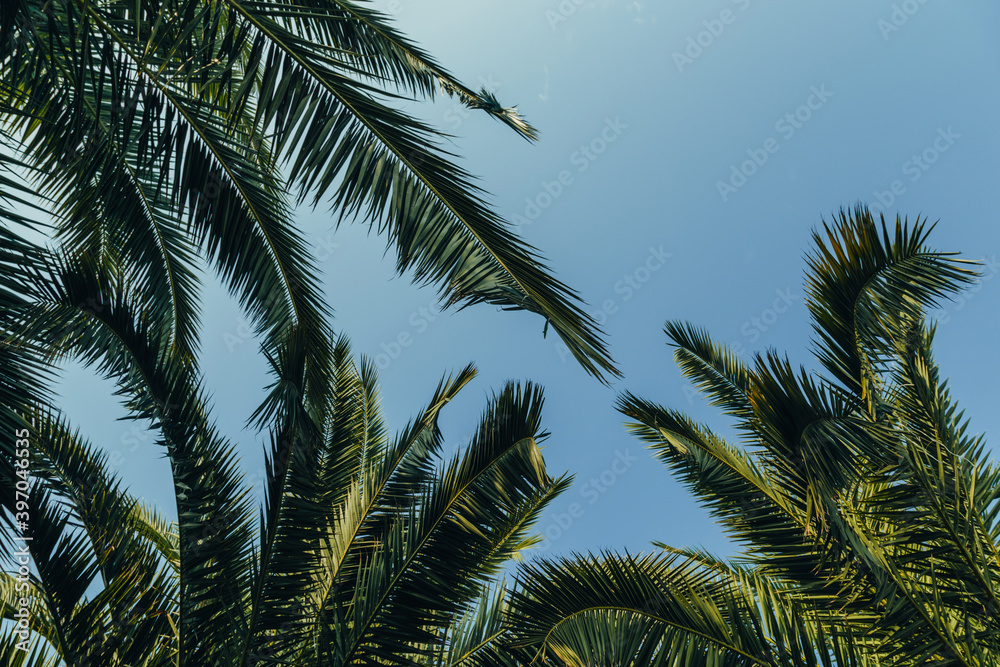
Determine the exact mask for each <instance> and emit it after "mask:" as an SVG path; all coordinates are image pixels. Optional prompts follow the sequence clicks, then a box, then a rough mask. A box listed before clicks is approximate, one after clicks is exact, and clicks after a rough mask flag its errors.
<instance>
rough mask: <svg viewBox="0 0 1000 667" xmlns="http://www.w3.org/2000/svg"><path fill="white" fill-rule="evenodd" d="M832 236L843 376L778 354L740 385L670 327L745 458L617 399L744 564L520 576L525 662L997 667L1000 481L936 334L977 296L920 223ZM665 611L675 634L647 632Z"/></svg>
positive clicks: (594, 561) (824, 300)
mask: <svg viewBox="0 0 1000 667" xmlns="http://www.w3.org/2000/svg"><path fill="white" fill-rule="evenodd" d="M824 232H825V233H824V234H820V233H816V234H814V241H815V243H816V247H817V249H816V250H815V251H814V252H813V253H812V254H810V255H809V256H808V258H807V263H808V267H809V271H808V274H807V278H806V281H807V288H808V289H807V291H808V293H809V310H810V314H811V316H812V318H813V323H814V328H815V331H816V346H817V351H816V354H817V357H818V359H819V361H820V363H821V365H822V366H823V368H825V370H826V371H827V375H822V374H812V373H809V372H807V371H805V369H799V370H795V369H794V368H793V366H792V365H791V363H790V362H789V361H788V360H787V359H785V358H783V357H781V356H779V355H778V354H777V353H776V352H773V351H771V352H768V353H766V354H763V355H757V356H756V357H755V360H754V362H753V363H752V364H743V363H741V362H740V361H739V360H737V359H736V358H735V357H734V356H733V355H732V353H731V352H729V351H728V350H725V349H724V348H722V347H721V346H719V345H718V344H716V343H714V342H713V341H712V340H711V338H709V336H708V335H707V334H706V333H705V332H703V331H701V330H698V329H695V328H694V327H692V326H690V325H687V324H680V323H668V324H667V327H666V332H667V334H668V336H669V337H670V338H671V340H672V341H673V343H674V344H675V345H676V351H675V358H676V360H677V363H678V365H679V366H680V367H681V370H682V372H683V374H684V375H685V376H686V377H687V378H688V379H690V380H691V381H692V382H694V383H695V385H696V386H697V387H698V388H699V389H700V390H702V391H703V392H704V393H705V394H706V395H707V397H708V399H709V400H710V402H711V403H713V404H714V405H716V406H718V407H720V408H722V410H723V411H724V412H725V413H726V414H728V415H730V416H731V417H734V418H735V420H736V427H737V432H738V433H739V434H740V435H741V440H742V445H743V446H737V445H734V444H730V443H728V442H726V441H725V440H724V439H723V438H721V437H719V436H717V435H716V434H714V433H713V432H712V431H711V430H710V429H709V428H708V427H707V426H704V425H701V424H697V423H695V422H693V421H692V420H691V419H689V418H687V417H686V416H685V415H683V414H681V413H680V412H677V411H676V410H671V409H668V408H664V407H661V406H658V405H656V404H654V403H652V402H649V401H646V400H644V399H641V398H638V397H636V396H633V395H631V394H628V393H626V394H625V395H623V396H622V397H621V398H620V399H619V404H618V408H619V410H620V411H621V412H622V413H623V414H625V415H626V416H628V417H629V418H630V419H631V420H632V422H631V423H630V424H629V425H628V427H629V429H630V430H631V431H632V432H633V433H634V434H635V435H637V436H638V437H639V438H640V439H641V440H643V441H645V442H647V443H649V444H650V446H651V448H652V449H653V450H654V452H655V454H656V456H657V457H658V458H659V459H660V460H662V461H663V462H664V463H666V464H667V466H668V467H669V468H670V469H671V471H672V472H674V473H675V474H676V475H677V476H678V477H679V479H680V480H681V481H682V482H683V483H684V484H685V485H686V486H687V487H688V488H689V489H690V490H691V491H692V492H693V493H694V494H695V496H696V497H697V498H698V499H699V500H700V501H701V502H702V504H703V505H704V506H705V507H706V508H707V509H708V510H709V512H710V513H711V514H712V515H713V516H714V517H715V518H716V519H718V520H719V521H720V522H721V524H722V526H723V528H724V530H725V531H726V532H727V533H728V534H729V535H730V536H731V537H733V538H735V539H736V540H737V541H738V542H739V543H740V544H741V545H742V546H743V547H744V551H743V553H742V554H741V555H740V556H739V557H738V558H737V559H736V560H735V561H733V562H727V561H723V560H719V559H715V558H713V557H711V556H710V555H708V554H704V553H702V552H699V551H691V550H678V549H672V548H669V547H665V555H663V556H661V557H660V558H661V559H662V560H657V557H652V556H651V557H629V556H626V557H621V556H611V555H605V556H602V557H600V558H597V557H587V558H576V559H571V560H562V561H544V562H542V563H540V564H535V565H532V566H531V567H527V568H524V569H523V570H522V574H521V576H522V578H523V583H524V584H525V590H526V591H527V592H526V593H524V594H522V595H519V596H517V597H515V603H514V608H515V610H516V613H517V621H516V623H515V627H516V628H518V631H519V635H518V636H519V639H518V645H519V646H522V647H525V648H529V647H530V648H531V649H532V650H534V651H535V652H536V653H538V654H539V655H544V656H547V657H548V659H549V660H550V661H551V662H553V663H555V664H573V665H576V664H615V665H622V664H636V665H638V664H760V665H782V664H795V665H818V664H822V665H824V666H826V665H852V664H857V665H862V664H873V665H874V664H878V665H882V666H888V665H892V666H897V665H898V666H900V667H903V666H906V667H909V666H916V665H929V664H934V665H949V666H951V665H956V666H957V665H964V666H968V667H971V666H972V665H976V666H982V665H996V664H998V662H1000V642H998V641H997V637H998V636H1000V635H998V629H1000V628H998V623H1000V620H998V619H1000V613H998V609H1000V604H998V600H997V596H998V595H1000V585H998V582H1000V558H998V555H1000V530H998V528H997V514H998V512H1000V502H997V501H998V496H1000V473H998V471H997V468H996V466H995V465H994V464H992V463H990V462H988V460H987V457H986V455H985V444H984V442H983V440H982V438H980V437H973V436H971V435H969V434H968V433H967V431H968V426H967V421H966V420H965V418H964V417H963V416H962V414H961V412H960V411H959V410H958V409H957V407H956V406H955V403H954V401H953V399H952V398H951V397H950V396H949V393H948V390H947V387H946V383H945V382H944V381H943V380H942V379H941V378H940V375H939V371H938V369H937V367H936V366H935V364H934V362H933V360H932V358H931V352H930V349H931V340H932V337H933V327H932V326H930V325H928V324H927V323H926V322H925V316H926V310H927V309H928V308H930V307H931V306H932V305H933V304H935V303H936V302H937V300H939V299H942V298H945V297H947V296H948V295H950V294H953V293H954V292H956V291H957V290H958V289H960V287H961V286H962V285H963V284H966V283H968V282H969V281H970V280H971V279H972V277H973V276H974V275H975V274H974V272H973V271H972V270H970V269H969V268H967V266H966V265H967V264H968V263H967V262H963V261H962V260H958V259H954V258H953V257H952V255H951V254H948V253H940V252H937V251H935V250H933V249H931V248H930V247H929V246H927V244H926V239H927V234H928V232H929V228H927V227H926V225H925V224H924V223H922V222H921V221H917V223H915V224H914V225H913V226H912V227H911V226H910V225H908V224H907V223H906V221H905V220H899V219H897V220H896V222H895V225H894V226H890V225H889V224H888V223H886V222H885V220H882V221H881V225H879V224H876V222H875V221H874V219H873V217H872V215H871V214H870V213H869V212H868V211H867V210H864V209H861V208H859V209H856V210H855V211H853V212H849V211H844V212H841V213H840V215H839V216H838V218H837V221H836V223H835V224H834V225H833V226H832V227H831V226H829V225H824ZM660 546H661V547H663V546H664V545H660ZM681 559H684V560H681ZM677 563H680V564H677ZM668 575H669V576H675V577H676V579H670V580H668V579H667V576H668ZM658 577H659V579H658ZM706 581H719V582H725V584H724V586H725V588H724V590H725V591H726V592H725V595H726V596H733V597H728V598H727V597H720V596H719V595H718V594H717V593H716V592H714V589H711V588H710V587H708V586H706V585H705V583H704V582H706ZM699 586H701V588H699ZM640 591H641V592H640ZM682 593H683V594H684V595H686V597H684V598H683V599H682V600H679V601H678V600H677V596H678V595H681V594H682ZM644 596H645V597H644ZM656 596H662V597H663V599H664V600H666V601H667V602H668V603H669V604H668V605H667V609H668V610H669V612H670V614H673V615H670V614H663V615H661V616H659V617H658V616H656V615H655V614H652V613H650V612H649V609H648V605H647V604H646V603H645V602H644V600H645V599H657V598H656ZM637 619H638V620H637ZM712 623H717V624H718V625H712ZM657 624H659V625H657ZM671 624H672V625H671ZM727 633H728V634H727ZM726 642H728V643H726ZM755 642H756V643H755ZM754 646H756V647H758V648H757V649H755V650H750V648H749V647H754Z"/></svg>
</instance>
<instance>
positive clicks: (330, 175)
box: [219, 3, 614, 374]
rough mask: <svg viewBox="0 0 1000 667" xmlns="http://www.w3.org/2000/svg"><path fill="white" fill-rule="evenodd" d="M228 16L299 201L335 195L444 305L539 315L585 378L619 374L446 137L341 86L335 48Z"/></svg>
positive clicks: (258, 20) (242, 10)
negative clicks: (248, 57)
mask: <svg viewBox="0 0 1000 667" xmlns="http://www.w3.org/2000/svg"><path fill="white" fill-rule="evenodd" d="M232 8H233V10H234V14H235V15H234V16H233V17H232V18H231V20H232V21H237V20H239V21H243V22H246V23H247V24H249V25H252V26H253V30H251V31H250V32H249V33H248V34H247V36H246V40H247V44H248V45H252V46H249V47H248V48H249V50H250V53H251V54H253V57H254V60H253V62H251V63H247V64H246V65H245V69H246V71H247V72H248V73H253V72H256V73H257V76H258V77H259V84H258V85H259V87H258V89H257V97H256V102H257V104H256V107H255V109H254V114H255V118H257V119H259V120H258V121H256V122H258V123H259V124H260V126H261V127H268V128H273V133H274V137H275V147H276V151H277V153H278V154H281V155H283V156H285V157H286V158H287V159H289V160H290V161H291V176H290V178H291V181H292V182H293V183H295V184H297V185H299V186H300V187H301V195H302V196H303V197H305V196H306V194H307V193H309V192H311V193H312V194H313V200H314V203H318V202H319V201H321V200H322V199H323V198H324V197H325V196H326V194H327V193H328V192H331V190H333V191H334V195H333V203H334V206H335V207H336V208H337V209H338V211H339V213H340V216H341V218H342V219H343V218H344V217H352V216H354V215H356V214H363V215H364V216H365V217H367V218H368V219H369V220H370V221H371V222H372V224H373V225H374V224H376V222H377V224H378V226H379V229H380V231H382V232H383V233H385V234H386V235H387V237H388V240H389V242H390V243H391V244H392V245H395V246H396V248H397V258H398V259H397V266H398V268H399V270H400V271H405V270H412V271H413V273H414V276H415V278H416V279H417V280H418V281H421V282H426V283H434V284H437V285H439V287H440V289H441V291H442V294H443V296H444V297H445V298H446V299H447V303H449V304H462V305H470V304H473V303H480V302H487V303H493V304H497V305H501V306H504V307H510V308H517V309H527V310H531V311H533V312H537V313H540V314H542V315H543V316H545V317H546V318H547V319H548V320H549V321H550V322H551V324H552V325H553V326H554V327H555V329H556V331H558V332H559V333H560V335H561V336H562V337H563V339H564V340H565V341H566V343H567V345H568V346H569V348H570V349H571V350H572V351H573V353H574V355H576V356H577V358H578V359H579V360H580V362H581V364H582V365H583V366H584V367H585V368H587V369H588V370H589V371H590V372H592V373H594V374H599V373H600V372H609V373H612V374H613V373H614V371H613V365H612V364H611V361H610V358H609V357H608V355H607V350H606V348H605V346H604V343H603V341H602V340H601V338H600V334H599V332H598V331H597V328H596V327H595V326H594V324H593V322H592V321H591V320H590V318H589V317H588V316H587V315H586V314H585V313H584V312H583V310H581V308H580V307H579V305H578V304H577V303H576V295H575V294H574V293H573V292H572V291H571V290H570V289H569V288H567V287H566V286H565V285H563V284H562V283H560V282H558V281H556V280H554V279H553V278H552V277H551V276H549V275H548V273H547V270H546V268H545V266H544V264H542V263H541V261H540V259H539V258H538V257H537V255H536V253H535V252H534V250H533V249H532V248H531V247H530V246H528V245H527V244H525V243H523V242H521V241H520V240H519V239H517V237H516V236H515V235H514V234H513V233H512V231H511V230H510V227H509V226H508V225H507V224H506V223H504V222H503V221H502V220H501V219H500V218H499V217H498V216H496V214H494V213H493V212H492V211H491V210H490V209H489V208H488V207H487V205H486V203H485V202H484V201H483V200H482V197H481V192H480V190H479V189H478V188H477V187H476V186H475V185H474V184H473V183H472V181H471V177H470V176H469V175H468V174H467V173H466V172H465V171H464V170H462V169H460V168H459V167H456V166H455V165H453V164H452V163H451V162H449V158H450V157H451V156H450V155H449V154H447V153H446V152H444V151H442V150H441V149H440V148H438V146H437V137H439V136H440V135H439V133H437V132H435V131H433V130H432V129H431V128H429V127H427V126H426V125H424V124H423V123H420V122H418V121H416V120H414V119H412V118H410V117H408V116H406V115H404V114H402V113H400V112H398V111H396V110H394V109H392V108H390V107H388V106H386V105H384V104H382V103H381V102H380V101H379V100H378V98H380V97H384V95H383V93H382V91H381V90H380V89H378V88H375V87H372V86H369V85H367V84H364V83H362V82H359V81H357V80H355V79H352V78H350V77H348V76H345V74H344V65H343V63H342V62H341V61H342V60H343V56H342V55H341V53H340V51H339V49H337V48H334V47H323V46H321V45H319V44H317V43H316V42H313V41H310V40H307V39H304V38H303V37H301V36H300V35H298V34H297V33H295V32H293V31H292V30H290V29H288V28H287V27H286V26H284V25H282V23H281V22H280V21H279V20H277V19H274V18H271V17H270V16H269V15H268V14H266V13H264V12H261V11H259V10H258V9H256V7H255V6H252V5H242V4H238V3H232ZM253 33H256V36H252V35H253ZM219 67H220V68H224V69H225V68H227V67H229V66H228V65H226V64H225V63H223V64H221V65H220V66H219ZM248 76H249V74H248ZM338 183H339V185H338Z"/></svg>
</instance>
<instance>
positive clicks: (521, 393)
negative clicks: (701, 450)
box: [0, 258, 569, 667]
mask: <svg viewBox="0 0 1000 667" xmlns="http://www.w3.org/2000/svg"><path fill="white" fill-rule="evenodd" d="M42 261H43V263H46V262H47V263H46V264H45V267H44V270H43V271H40V272H39V274H38V275H37V276H35V281H36V284H37V297H36V299H35V300H33V301H32V302H31V303H30V304H28V305H26V306H23V308H22V310H21V311H20V313H19V319H18V321H19V322H20V323H21V326H22V331H23V334H24V337H25V338H26V339H28V340H34V341H41V344H43V345H45V346H49V345H53V344H54V343H53V341H62V340H64V339H65V338H66V335H65V331H66V330H67V328H70V329H74V330H75V331H76V334H75V335H74V336H72V337H71V339H72V341H73V345H72V346H71V347H67V348H63V349H64V353H65V354H74V355H77V356H78V357H79V358H81V359H83V360H84V361H85V362H87V363H89V364H92V365H94V366H96V367H97V368H98V369H99V370H100V371H101V372H103V373H104V374H106V375H107V376H109V377H112V378H114V379H116V380H117V382H118V384H119V388H120V393H121V395H122V396H123V397H124V398H125V401H126V403H127V405H128V407H129V409H130V414H131V415H132V417H134V418H136V419H148V420H151V421H152V423H153V425H154V428H155V429H156V431H157V432H158V434H159V440H158V444H159V445H162V446H163V448H164V451H165V453H166V456H167V457H168V459H169V461H170V465H171V470H172V474H173V482H174V488H175V492H176V515H177V517H178V521H177V522H176V523H171V522H168V521H167V520H165V519H164V518H163V516H162V515H160V514H159V513H157V512H156V511H154V510H153V509H152V508H150V507H148V506H146V505H145V504H143V503H140V502H138V501H137V500H136V498H135V497H133V495H132V494H131V493H130V492H129V490H128V489H127V488H125V486H124V484H123V482H122V481H121V480H120V479H117V478H116V477H115V476H114V475H113V474H112V473H111V471H110V469H109V466H108V465H107V462H106V457H105V456H104V455H103V454H102V453H101V452H100V450H99V449H98V448H95V447H94V446H92V445H91V444H90V443H88V442H86V441H85V440H84V439H82V438H81V437H80V435H79V434H77V433H76V432H74V430H73V429H72V428H71V427H70V425H69V424H67V423H66V421H65V420H64V419H63V418H62V417H61V416H60V415H59V414H58V413H57V412H55V411H54V410H34V411H31V412H28V413H26V414H23V415H21V417H22V418H23V419H24V420H25V421H27V422H28V423H29V424H30V425H31V428H30V431H31V438H30V444H31V447H32V453H31V461H30V491H29V492H28V494H27V499H24V498H23V496H17V495H16V494H15V489H14V485H8V484H4V485H2V491H0V496H2V503H3V507H4V509H5V510H6V511H5V512H4V516H5V519H6V524H7V525H6V527H5V528H4V529H3V531H0V535H2V539H3V541H4V542H5V544H6V545H7V546H12V544H16V545H17V546H18V548H20V547H21V546H22V545H27V548H28V550H29V552H30V559H31V563H32V564H33V568H32V571H31V575H30V581H29V582H28V584H20V585H22V586H27V588H26V589H25V590H24V591H22V592H19V591H18V586H19V582H18V581H17V580H16V578H15V577H13V576H12V575H4V577H3V580H2V585H0V599H2V602H0V605H2V608H3V617H4V618H5V619H12V618H14V614H15V613H16V612H17V609H18V608H19V604H20V598H25V599H26V600H28V601H29V606H30V611H31V615H32V621H31V629H32V634H31V637H30V642H31V647H32V648H33V649H34V650H35V651H36V653H35V654H34V655H29V654H27V653H25V652H23V651H18V650H17V648H16V642H17V641H19V638H18V637H17V636H16V635H10V636H9V637H8V641H7V642H6V643H5V644H4V646H3V648H0V657H2V658H3V659H5V660H7V662H5V663H4V664H11V665H19V664H24V665H26V666H27V665H30V666H31V667H38V666H40V665H50V664H59V665H62V664H65V665H90V666H92V667H97V666H98V665H99V666H101V667H113V666H119V665H120V666H122V667H140V666H141V667H153V666H159V665H172V666H182V665H190V666H192V667H194V666H197V667H203V666H205V665H213V666H216V665H217V666H223V665H233V666H240V667H244V666H249V665H265V664H295V665H303V666H308V665H317V666H318V665H335V664H380V665H393V664H398V665H414V664H420V665H429V666H433V667H454V666H457V665H459V664H461V665H463V666H470V667H476V666H478V665H482V664H487V663H491V664H495V662H496V661H498V660H502V659H503V657H502V656H501V654H500V653H499V648H498V642H499V640H500V639H501V638H502V637H503V636H504V634H505V633H506V631H507V628H506V623H505V614H506V599H507V596H506V591H505V588H504V586H503V584H502V583H501V581H498V579H497V575H498V574H499V573H500V572H501V570H502V568H503V567H504V565H505V564H506V563H507V562H508V561H509V560H510V559H511V558H513V557H516V556H517V555H518V554H519V553H520V552H521V551H522V550H524V549H525V548H527V547H529V546H531V545H532V544H533V543H534V542H535V541H536V539H537V538H536V537H534V536H533V535H532V533H531V528H532V525H533V523H534V522H535V520H536V518H537V517H538V514H539V513H540V512H541V511H542V509H543V508H544V507H545V506H546V505H547V504H548V503H549V502H550V501H551V500H552V498H553V497H554V496H555V495H556V494H558V493H560V492H561V491H562V490H563V489H564V488H565V487H566V486H567V485H568V483H569V480H568V479H566V478H565V477H563V478H559V479H553V478H552V477H550V476H549V475H548V473H547V472H546V470H545V465H544V462H543V460H542V457H541V453H540V450H539V443H540V442H541V441H542V440H543V439H544V438H545V437H546V435H547V434H546V433H545V432H544V431H543V430H542V427H541V423H540V418H541V408H542V393H541V390H540V389H539V388H538V387H536V386H533V385H531V384H525V385H518V384H514V383H511V384H508V385H507V386H506V387H505V388H504V389H503V391H501V392H500V393H499V394H498V395H496V396H494V397H493V398H492V399H491V400H490V402H489V405H488V407H487V408H486V410H485V411H484V413H483V415H482V418H481V420H480V423H479V426H478V429H477V430H476V432H475V434H474V435H473V436H472V438H471V441H470V442H469V443H468V444H467V445H465V446H464V448H463V449H462V451H461V452H460V453H458V454H456V455H454V456H449V455H447V453H446V452H447V450H446V447H445V440H444V437H443V435H442V433H441V431H440V429H439V428H438V425H437V420H438V414H439V412H440V411H441V410H442V409H443V408H444V406H445V405H446V404H447V403H448V402H449V401H450V400H451V399H452V398H454V397H455V395H456V394H457V393H458V392H459V390H460V389H462V387H463V386H465V385H466V384H467V383H468V382H469V381H470V380H471V379H472V378H473V376H474V375H475V370H474V368H473V367H472V366H469V367H467V368H464V369H463V370H461V371H460V372H459V373H457V374H455V375H454V376H449V377H446V378H444V379H443V380H442V381H441V382H440V383H439V385H438V387H437V389H436V390H435V391H434V393H433V396H432V398H431V400H430V402H429V404H428V405H427V407H426V408H424V409H423V410H422V411H421V412H420V413H419V414H418V415H417V416H416V418H415V419H414V420H413V421H412V422H411V423H410V424H409V425H408V426H407V427H406V428H404V429H403V430H402V431H401V432H399V433H398V434H397V435H396V436H395V437H390V435H389V433H388V430H387V428H386V426H385V424H384V423H383V420H382V417H381V416H380V411H379V406H378V390H377V384H376V372H375V369H374V366H373V364H372V363H370V362H368V361H364V360H362V361H361V362H360V363H356V362H354V361H353V360H352V355H351V352H350V349H349V347H348V344H347V343H346V341H345V340H343V339H340V340H338V341H337V342H336V343H335V344H334V345H332V354H331V356H330V364H329V366H328V367H327V368H325V369H322V373H323V375H324V377H323V382H322V384H321V386H322V387H324V391H325V392H326V393H323V394H319V393H318V392H317V391H316V389H315V385H311V384H310V383H309V381H308V378H307V369H306V361H307V358H308V356H307V348H308V345H309V340H308V334H307V333H306V332H305V331H304V330H303V329H304V328H303V327H301V326H300V327H297V328H296V329H295V331H294V332H293V334H292V335H289V336H286V337H284V338H283V340H282V341H281V344H280V346H278V348H277V350H276V353H275V354H274V355H272V356H270V357H269V359H268V361H269V364H270V368H271V373H272V374H273V377H274V382H273V384H271V385H270V387H269V388H268V393H267V397H266V399H265V401H264V402H263V404H262V405H261V406H260V407H259V408H258V409H257V410H256V412H255V413H254V416H253V419H254V420H255V421H256V423H257V424H258V425H259V426H260V427H261V429H262V430H265V431H266V433H267V434H268V440H269V443H270V444H269V446H268V447H267V452H266V460H265V468H266V471H267V476H266V483H265V488H264V502H263V504H262V506H261V507H260V508H259V512H258V511H256V510H255V509H254V507H253V505H254V503H253V502H252V501H251V498H250V495H249V494H250V493H251V491H252V490H251V489H250V488H248V487H247V485H246V483H245V482H244V480H243V479H242V477H241V475H240V474H239V473H238V470H237V462H236V459H235V456H234V449H233V446H232V444H231V443H230V442H228V441H227V440H226V439H225V438H224V437H223V436H222V435H221V434H220V433H219V432H218V431H217V430H216V429H215V428H214V427H213V425H212V422H211V418H210V414H209V409H208V402H207V399H206V398H205V396H204V394H203V391H202V390H201V388H200V384H199V379H198V377H197V374H196V371H195V368H194V366H193V364H188V365H185V364H183V363H181V361H180V360H179V358H178V356H177V355H175V354H172V353H171V352H170V337H169V336H170V332H168V331H164V330H163V329H162V328H161V327H160V326H159V320H158V319H157V317H156V316H155V314H154V313H151V312H149V311H148V310H147V309H145V308H143V301H142V299H143V295H142V294H138V293H136V289H135V285H133V284H131V283H128V282H127V281H125V280H124V279H123V277H122V276H120V275H112V274H109V273H108V272H107V271H106V270H105V269H106V266H105V265H103V264H101V263H99V262H98V261H95V260H93V259H92V258H75V259H61V260H58V261H54V260H51V259H45V258H43V260H42ZM81 303H83V304H86V303H92V304H97V305H98V307H94V308H89V309H88V308H85V307H81V306H80V305H79V304H81ZM46 349H49V348H48V347H46ZM19 503H24V504H23V505H20V504H19ZM21 511H24V512H26V513H27V517H28V518H27V521H26V523H27V525H26V526H17V525H16V522H15V520H14V519H15V516H16V513H17V512H21ZM22 533H23V534H24V535H25V536H26V537H27V538H30V539H28V540H27V541H24V542H21V541H18V540H19V538H20V536H21V534H22ZM13 552H14V550H13V549H10V548H8V549H5V550H4V553H5V554H6V557H7V558H8V559H10V554H12V553H13ZM8 564H10V563H8ZM5 569H6V568H5ZM16 569H17V568H16V566H15V568H14V570H15V571H16ZM493 655H496V656H501V657H497V658H496V659H495V660H494V658H492V657H491V656H493ZM22 661H23V662H22Z"/></svg>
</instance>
